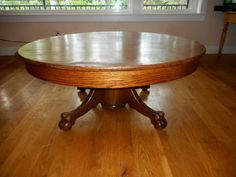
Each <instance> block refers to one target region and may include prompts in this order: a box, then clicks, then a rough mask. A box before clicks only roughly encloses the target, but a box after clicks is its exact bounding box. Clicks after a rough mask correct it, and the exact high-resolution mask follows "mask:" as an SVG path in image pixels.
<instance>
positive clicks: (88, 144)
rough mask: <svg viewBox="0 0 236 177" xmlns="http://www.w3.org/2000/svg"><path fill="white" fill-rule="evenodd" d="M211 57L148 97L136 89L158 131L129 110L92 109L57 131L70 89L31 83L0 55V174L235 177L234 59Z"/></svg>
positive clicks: (72, 97)
mask: <svg viewBox="0 0 236 177" xmlns="http://www.w3.org/2000/svg"><path fill="white" fill-rule="evenodd" d="M215 58H216V56H214V55H208V56H205V57H203V58H202V64H201V66H200V67H199V68H198V70H197V71H196V72H195V73H194V74H192V75H190V76H187V77H185V78H182V79H179V80H176V81H172V82H168V83H161V84H158V85H153V86H152V87H151V89H150V93H149V94H148V93H147V92H141V90H138V91H139V93H140V94H141V96H142V98H143V99H144V100H145V102H146V103H147V104H148V105H149V106H151V107H152V108H154V109H156V110H158V109H160V110H163V111H164V112H165V113H166V118H167V120H168V127H167V128H166V129H165V130H155V129H154V127H153V125H152V124H151V123H150V121H149V119H147V118H146V117H144V116H142V115H141V114H139V113H138V112H136V111H134V110H132V109H130V108H129V107H128V106H127V107H126V108H124V109H121V110H118V111H109V110H104V109H101V107H100V106H98V107H97V108H95V109H93V110H91V111H90V112H88V113H87V114H86V115H84V116H83V118H81V119H79V120H77V122H76V124H75V125H74V127H73V129H72V130H71V131H69V132H62V131H61V130H59V129H58V126H57V124H58V121H59V117H60V113H61V112H63V111H68V110H71V109H73V108H75V107H76V106H77V105H79V104H80V102H81V101H80V99H79V97H78V95H77V91H76V88H72V87H65V86H60V85H56V84H51V83H47V82H45V81H41V80H38V79H36V78H33V77H32V76H30V75H29V74H28V73H27V72H26V70H25V68H24V65H23V63H22V62H21V61H19V60H17V59H15V58H13V57H0V176H1V177H13V176H14V177H128V176H129V177H235V176H236V55H227V56H224V57H223V58H222V59H221V61H220V62H218V63H215V62H214V60H215ZM80 97H81V98H82V97H84V95H83V94H81V93H80Z"/></svg>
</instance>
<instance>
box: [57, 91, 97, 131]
mask: <svg viewBox="0 0 236 177" xmlns="http://www.w3.org/2000/svg"><path fill="white" fill-rule="evenodd" d="M99 98H100V97H99V95H97V93H96V91H95V90H90V92H89V94H88V96H87V97H86V98H85V100H84V101H83V102H82V104H81V105H80V106H79V107H78V108H76V109H75V110H73V111H71V112H63V113H62V114H61V121H60V122H59V124H58V126H59V128H60V129H61V130H64V131H68V130H70V129H71V128H72V126H73V125H74V124H75V120H76V119H78V118H79V117H81V116H82V115H84V114H86V113H87V112H88V111H89V110H90V109H92V108H94V107H96V106H97V104H98V103H99Z"/></svg>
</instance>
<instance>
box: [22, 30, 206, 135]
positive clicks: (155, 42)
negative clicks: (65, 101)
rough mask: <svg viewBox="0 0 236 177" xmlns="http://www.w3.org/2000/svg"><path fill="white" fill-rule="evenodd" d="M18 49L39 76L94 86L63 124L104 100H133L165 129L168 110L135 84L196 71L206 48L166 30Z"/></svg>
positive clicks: (80, 37) (87, 36) (59, 39)
mask: <svg viewBox="0 0 236 177" xmlns="http://www.w3.org/2000/svg"><path fill="white" fill-rule="evenodd" d="M18 53H19V55H20V56H21V57H22V58H23V59H24V62H25V65H26V68H27V70H28V72H29V73H30V74H32V75H33V76H35V77H37V78H39V79H42V80H46V81H49V82H53V83H57V84H62V85H67V86H76V87H79V88H81V89H85V88H89V89H90V92H89V94H88V96H87V97H86V98H85V100H83V102H82V104H81V105H80V106H79V107H78V108H76V109H75V110H72V111H70V112H64V113H62V114H61V120H60V122H59V127H60V129H62V130H64V131H67V130H70V129H71V128H72V126H73V125H74V123H75V120H76V119H78V118H80V117H81V116H82V115H84V114H85V113H87V112H88V111H89V110H90V109H92V108H94V107H96V106H97V105H98V104H101V105H102V106H103V107H104V108H107V109H119V108H122V107H124V106H125V105H126V104H128V105H129V106H130V107H131V108H133V109H135V110H137V111H138V112H140V113H141V114H143V115H145V116H147V117H148V118H149V119H150V120H151V123H152V124H153V125H154V126H155V128H160V129H162V128H165V127H166V126H167V121H166V119H165V117H164V113H163V112H162V111H155V110H153V109H151V108H149V107H148V106H147V105H146V104H144V103H143V101H142V100H141V98H140V97H139V95H138V94H137V92H136V90H135V89H136V88H140V87H145V86H149V85H152V84H156V83H159V82H164V81H170V80H174V79H178V78H181V77H184V76H186V75H188V74H190V73H192V72H194V71H195V70H196V68H197V67H198V63H199V58H200V57H201V56H202V55H203V54H204V53H205V47H204V46H203V45H201V44H200V43H198V42H196V41H193V40H189V39H185V38H181V37H176V36H171V35H166V34H157V33H145V32H122V31H116V32H88V33H78V34H69V35H63V36H55V37H50V38H46V39H40V40H37V41H34V42H31V43H29V44H26V45H24V46H23V47H21V48H20V49H19V51H18Z"/></svg>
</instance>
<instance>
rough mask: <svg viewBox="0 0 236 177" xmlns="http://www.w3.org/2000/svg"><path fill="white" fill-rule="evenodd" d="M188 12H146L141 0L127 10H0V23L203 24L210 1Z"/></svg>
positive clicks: (198, 3)
mask: <svg viewBox="0 0 236 177" xmlns="http://www.w3.org/2000/svg"><path fill="white" fill-rule="evenodd" d="M192 2H194V3H195V4H191V6H192V9H187V10H143V9H142V7H143V1H142V0H130V1H129V7H130V8H129V9H128V10H97V11H96V10H95V11H94V10H92V11H90V10H55V11H52V10H42V11H38V10H35V11H28V10H27V11H0V22H97V21H100V22H106V21H110V22H113V21H114V22H138V21H202V20H204V19H205V15H206V10H207V3H208V0H198V1H196V0H193V1H192Z"/></svg>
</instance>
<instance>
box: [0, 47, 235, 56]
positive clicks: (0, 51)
mask: <svg viewBox="0 0 236 177" xmlns="http://www.w3.org/2000/svg"><path fill="white" fill-rule="evenodd" d="M18 48H19V47H0V56H9V55H10V56H11V55H15V54H16V52H17V50H18ZM206 49H207V52H206V53H207V54H216V53H217V52H218V46H206ZM222 53H227V54H236V46H225V47H224V48H223V52H222Z"/></svg>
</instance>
